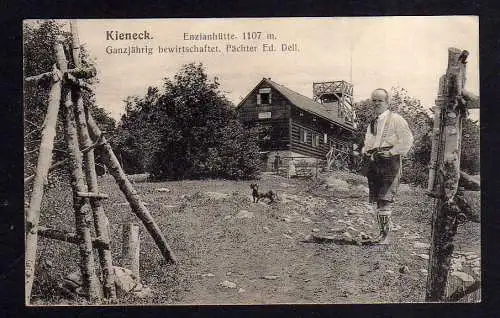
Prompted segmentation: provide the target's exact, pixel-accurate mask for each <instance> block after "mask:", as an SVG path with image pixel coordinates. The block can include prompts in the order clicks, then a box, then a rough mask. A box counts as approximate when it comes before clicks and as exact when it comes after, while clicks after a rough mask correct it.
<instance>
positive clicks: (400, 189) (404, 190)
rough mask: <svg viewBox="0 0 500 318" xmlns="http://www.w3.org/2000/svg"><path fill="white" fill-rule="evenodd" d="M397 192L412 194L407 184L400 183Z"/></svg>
mask: <svg viewBox="0 0 500 318" xmlns="http://www.w3.org/2000/svg"><path fill="white" fill-rule="evenodd" d="M398 192H399V193H407V192H412V190H411V188H410V185H409V184H406V183H401V184H399V187H398Z"/></svg>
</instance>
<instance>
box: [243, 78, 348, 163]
mask: <svg viewBox="0 0 500 318" xmlns="http://www.w3.org/2000/svg"><path fill="white" fill-rule="evenodd" d="M237 111H238V116H239V119H240V121H241V122H242V123H243V125H244V126H245V127H246V128H248V129H250V128H252V127H256V128H257V131H258V133H259V147H260V151H261V158H262V161H263V168H264V170H268V169H269V168H270V167H271V166H272V163H273V162H274V160H275V157H276V156H277V155H279V156H280V158H281V159H284V163H286V162H287V159H290V158H300V159H301V160H306V161H307V160H309V161H311V162H313V161H316V160H317V159H321V160H326V154H327V153H328V152H329V151H330V150H332V151H333V153H334V158H335V160H336V161H337V164H336V166H339V164H340V165H342V166H348V165H349V164H350V162H351V159H352V138H353V134H354V132H355V131H356V118H355V114H354V112H353V110H352V84H350V83H348V82H345V81H333V82H319V83H313V98H312V99H311V98H309V97H306V96H304V95H301V94H299V93H297V92H295V91H293V90H291V89H289V88H287V87H285V86H283V85H280V84H278V83H276V82H274V81H272V80H271V79H270V78H263V79H262V80H261V81H260V82H259V83H258V84H257V85H256V86H255V87H254V88H253V89H252V90H251V91H250V93H248V94H247V96H246V97H245V98H244V99H243V100H242V101H241V102H240V103H239V104H238V105H237Z"/></svg>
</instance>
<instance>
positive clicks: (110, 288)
mask: <svg viewBox="0 0 500 318" xmlns="http://www.w3.org/2000/svg"><path fill="white" fill-rule="evenodd" d="M70 25H71V35H72V39H73V62H74V64H75V67H77V68H78V67H80V43H79V41H78V31H77V26H76V22H75V21H71V24H70ZM72 98H73V103H74V104H75V105H76V107H75V117H76V122H77V126H78V130H79V134H78V135H79V137H80V145H81V146H83V147H85V148H90V147H91V146H92V140H91V139H90V136H89V132H88V128H87V118H86V112H85V109H84V105H83V98H82V94H81V91H80V89H79V88H78V87H73V90H72ZM85 176H86V179H87V186H88V189H89V191H90V192H95V193H97V192H99V185H98V184H97V173H96V171H95V157H94V149H90V150H89V151H88V152H86V153H85ZM90 205H91V207H92V212H93V216H94V227H95V231H96V235H97V236H98V237H100V238H101V239H102V240H103V241H104V243H105V244H107V245H109V243H110V239H109V232H108V229H107V226H106V224H107V223H108V221H107V216H106V214H105V213H104V208H103V207H102V204H101V199H99V198H95V197H94V198H90ZM98 252H99V261H100V265H101V269H102V276H103V291H104V297H105V298H109V299H114V298H116V289H115V280H114V271H113V263H112V256H111V251H110V250H105V249H98Z"/></svg>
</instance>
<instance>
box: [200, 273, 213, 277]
mask: <svg viewBox="0 0 500 318" xmlns="http://www.w3.org/2000/svg"><path fill="white" fill-rule="evenodd" d="M201 277H215V275H214V274H212V273H206V274H201Z"/></svg>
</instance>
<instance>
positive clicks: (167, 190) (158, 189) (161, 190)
mask: <svg viewBox="0 0 500 318" xmlns="http://www.w3.org/2000/svg"><path fill="white" fill-rule="evenodd" d="M156 191H158V192H170V189H168V188H157V189H156Z"/></svg>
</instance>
